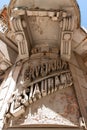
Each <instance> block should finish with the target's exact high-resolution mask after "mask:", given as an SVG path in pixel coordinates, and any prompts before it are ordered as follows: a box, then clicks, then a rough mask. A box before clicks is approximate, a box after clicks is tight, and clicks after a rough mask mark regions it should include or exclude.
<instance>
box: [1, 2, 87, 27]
mask: <svg viewBox="0 0 87 130" xmlns="http://www.w3.org/2000/svg"><path fill="white" fill-rule="evenodd" d="M9 2H10V0H0V9H1V8H2V7H3V6H4V5H8V4H9ZM77 2H78V4H79V7H80V11H81V26H82V27H85V28H86V29H87V0H77Z"/></svg>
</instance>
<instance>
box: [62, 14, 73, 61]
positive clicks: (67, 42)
mask: <svg viewBox="0 0 87 130" xmlns="http://www.w3.org/2000/svg"><path fill="white" fill-rule="evenodd" d="M60 26H61V29H62V35H61V49H60V52H61V58H62V59H65V60H69V59H70V58H71V42H72V35H73V29H74V20H73V17H72V16H66V14H65V17H64V18H63V20H62V21H61V22H60Z"/></svg>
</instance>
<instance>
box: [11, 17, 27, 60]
mask: <svg viewBox="0 0 87 130" xmlns="http://www.w3.org/2000/svg"><path fill="white" fill-rule="evenodd" d="M11 28H12V30H13V31H14V33H15V35H16V37H15V40H16V42H17V45H18V51H19V60H20V59H24V58H28V57H29V48H28V42H27V40H26V37H25V33H24V29H23V26H22V21H21V17H20V16H17V17H15V18H13V19H12V20H11Z"/></svg>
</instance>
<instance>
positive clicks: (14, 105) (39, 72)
mask: <svg viewBox="0 0 87 130" xmlns="http://www.w3.org/2000/svg"><path fill="white" fill-rule="evenodd" d="M30 65H31V66H30ZM72 85H73V79H72V75H71V72H70V70H69V66H68V63H67V62H65V61H62V60H60V59H58V60H56V61H55V60H51V61H50V62H46V61H45V63H41V64H38V66H35V65H34V64H33V62H32V63H29V66H28V67H27V68H26V69H25V71H24V84H23V86H24V88H23V90H22V92H21V93H15V92H14V93H13V95H12V98H11V101H10V103H9V107H8V112H7V113H6V118H10V117H11V116H13V117H18V116H20V115H21V114H23V113H24V112H25V108H26V107H27V106H29V105H30V104H32V103H33V102H35V101H36V100H38V99H41V98H42V97H44V96H46V95H49V94H51V93H53V92H55V91H57V90H58V91H59V90H61V89H65V88H66V87H70V86H72Z"/></svg>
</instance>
